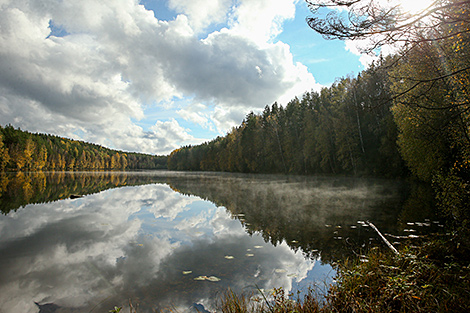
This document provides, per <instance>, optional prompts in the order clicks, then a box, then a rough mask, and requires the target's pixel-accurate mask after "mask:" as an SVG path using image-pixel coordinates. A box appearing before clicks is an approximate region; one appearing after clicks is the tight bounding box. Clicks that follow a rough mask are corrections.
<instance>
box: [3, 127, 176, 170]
mask: <svg viewBox="0 0 470 313" xmlns="http://www.w3.org/2000/svg"><path fill="white" fill-rule="evenodd" d="M166 163H167V157H166V156H153V155H149V154H143V153H130V152H123V151H117V150H112V149H108V148H105V147H102V146H100V145H96V144H91V143H87V142H83V141H78V140H71V139H67V138H63V137H58V136H52V135H47V134H32V133H29V132H27V131H22V130H21V129H19V128H18V129H15V128H14V127H13V126H11V125H7V126H5V127H1V126H0V171H2V170H19V171H21V170H23V171H25V170H28V171H34V170H105V169H109V170H111V169H112V170H117V169H119V170H122V169H164V168H166Z"/></svg>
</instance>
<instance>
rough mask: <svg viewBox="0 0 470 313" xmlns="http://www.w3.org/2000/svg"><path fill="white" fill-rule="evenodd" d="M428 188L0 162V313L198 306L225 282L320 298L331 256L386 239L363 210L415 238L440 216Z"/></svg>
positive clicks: (207, 305)
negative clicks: (29, 167) (18, 168)
mask: <svg viewBox="0 0 470 313" xmlns="http://www.w3.org/2000/svg"><path fill="white" fill-rule="evenodd" d="M428 195H429V190H428V189H427V188H426V187H424V186H410V185H409V184H406V183H404V182H401V181H391V180H384V179H365V178H346V177H343V178H338V177H302V176H274V175H242V174H225V173H191V172H188V173H183V172H169V171H149V172H145V171H143V172H50V173H43V172H39V173H21V172H20V173H8V174H2V175H1V176H0V209H1V210H2V212H3V214H2V215H1V216H0V271H1V272H0V312H108V311H109V310H110V309H112V308H113V307H114V306H115V305H116V306H127V307H128V306H129V301H130V302H131V303H132V305H133V306H134V307H136V308H137V311H138V312H154V311H155V310H166V311H170V310H173V312H175V311H176V312H196V311H197V310H199V312H204V311H205V310H207V311H213V310H214V309H215V307H216V305H217V301H218V300H219V299H220V298H221V296H222V294H223V292H224V291H225V290H227V288H230V289H232V290H234V291H235V292H239V293H241V292H248V293H249V292H255V293H256V292H259V290H261V291H262V292H264V293H265V294H269V292H270V290H272V289H273V288H279V287H282V288H284V290H286V291H289V292H292V293H294V294H296V293H297V291H300V292H305V291H306V290H307V289H308V287H309V286H314V288H316V292H318V294H319V295H320V296H321V294H322V293H324V292H325V290H326V289H327V288H328V286H329V285H330V284H332V283H334V276H335V273H336V272H335V266H334V265H335V262H338V261H341V260H344V259H345V258H348V257H357V256H358V255H361V254H362V253H363V252H364V251H365V250H366V249H367V248H368V247H370V245H383V243H382V242H381V241H380V239H379V237H378V236H377V234H376V233H375V232H374V231H373V230H372V229H370V227H367V225H365V223H364V221H367V220H370V221H371V222H373V223H374V224H375V225H376V226H377V227H378V228H379V229H380V230H381V231H382V232H383V233H386V234H393V235H400V236H410V235H411V237H413V236H419V234H421V233H423V232H425V231H427V230H428V229H431V228H436V227H440V226H441V225H439V224H438V222H437V220H436V218H435V217H434V215H433V213H432V211H430V210H429V207H430V206H431V204H430V203H429V200H428ZM394 244H396V245H398V244H399V243H398V242H394ZM54 310H55V311H54Z"/></svg>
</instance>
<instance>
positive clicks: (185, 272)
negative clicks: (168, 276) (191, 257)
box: [183, 271, 193, 275]
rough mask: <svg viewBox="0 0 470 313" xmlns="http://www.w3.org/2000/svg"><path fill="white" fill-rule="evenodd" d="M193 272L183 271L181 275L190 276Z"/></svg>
mask: <svg viewBox="0 0 470 313" xmlns="http://www.w3.org/2000/svg"><path fill="white" fill-rule="evenodd" d="M192 272H193V271H183V275H188V274H191V273H192Z"/></svg>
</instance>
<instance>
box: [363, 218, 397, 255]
mask: <svg viewBox="0 0 470 313" xmlns="http://www.w3.org/2000/svg"><path fill="white" fill-rule="evenodd" d="M366 223H367V225H369V226H370V227H372V229H374V230H375V231H376V232H377V234H379V236H380V238H382V240H383V241H384V242H385V243H386V244H387V246H388V247H389V248H390V249H391V250H392V251H393V252H394V253H395V254H396V255H399V254H400V253H399V252H398V250H397V249H395V247H394V246H393V245H392V244H391V243H390V242H389V241H388V240H387V238H385V237H384V235H382V233H381V232H380V231H379V230H378V229H377V227H375V225H374V224H372V223H371V222H369V221H367V222H366Z"/></svg>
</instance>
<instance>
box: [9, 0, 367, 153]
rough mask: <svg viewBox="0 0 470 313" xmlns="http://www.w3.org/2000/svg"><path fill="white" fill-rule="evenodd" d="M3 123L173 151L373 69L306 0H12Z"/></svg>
mask: <svg viewBox="0 0 470 313" xmlns="http://www.w3.org/2000/svg"><path fill="white" fill-rule="evenodd" d="M3 2H4V4H2V9H1V10H0V21H1V22H0V31H1V35H2V36H0V76H1V78H0V95H1V96H0V113H1V114H0V124H1V125H5V124H8V123H11V124H12V125H13V126H15V127H21V128H22V129H25V130H28V131H32V132H45V133H51V134H55V135H60V136H65V137H69V138H74V139H79V140H85V141H88V142H93V143H97V144H101V145H104V146H107V147H111V148H115V149H120V150H125V151H138V152H145V153H151V154H168V153H169V152H171V151H172V150H173V149H175V148H178V147H180V146H182V145H187V144H198V143H201V142H204V141H207V140H210V139H213V138H215V137H216V136H219V135H225V134H226V133H227V132H228V131H230V129H231V128H232V127H233V126H236V125H239V124H240V122H241V121H242V119H243V117H244V116H245V115H246V114H247V113H249V112H250V111H254V112H259V111H261V110H262V109H263V108H264V107H265V106H266V105H271V104H272V103H274V102H275V101H278V102H279V103H280V104H283V105H285V104H286V103H287V102H288V101H289V100H291V99H292V98H293V97H295V96H301V95H302V94H303V93H304V92H305V91H310V90H316V91H318V90H320V89H321V88H322V87H328V86H330V85H331V83H333V82H334V80H335V79H336V78H338V77H343V76H346V75H348V74H357V73H358V72H359V71H361V70H363V69H364V65H363V64H362V63H361V61H363V60H362V59H361V56H360V55H358V54H357V53H353V52H352V51H354V49H351V47H350V46H348V44H346V43H345V42H341V41H328V40H325V39H323V38H322V37H321V36H320V35H318V34H316V33H315V32H314V31H313V30H311V29H310V28H309V27H308V25H307V24H306V22H305V18H306V17H307V16H308V15H309V14H310V12H309V10H308V8H307V6H306V3H305V2H304V1H303V0H141V1H140V2H139V1H138V0H119V1H114V0H104V1H100V2H96V1H93V0H83V1H71V0H62V1H58V0H45V1H41V2H40V3H38V1H34V0H27V1H21V2H18V1H13V0H6V1H3Z"/></svg>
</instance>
